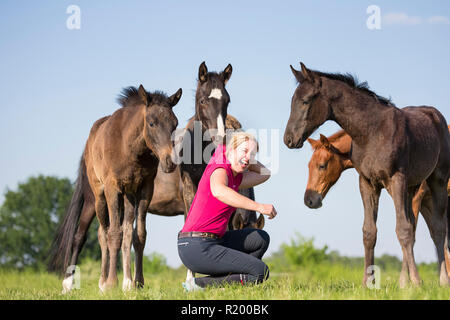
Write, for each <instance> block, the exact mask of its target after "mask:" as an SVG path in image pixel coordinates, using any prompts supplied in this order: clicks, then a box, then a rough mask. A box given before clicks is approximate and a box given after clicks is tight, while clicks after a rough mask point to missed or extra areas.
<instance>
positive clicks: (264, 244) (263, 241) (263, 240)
mask: <svg viewBox="0 0 450 320" xmlns="http://www.w3.org/2000/svg"><path fill="white" fill-rule="evenodd" d="M255 232H256V233H257V234H258V237H259V242H260V246H261V248H262V249H264V251H266V250H267V248H268V247H269V243H270V236H269V234H268V233H267V232H266V231H264V230H260V229H257V230H255Z"/></svg>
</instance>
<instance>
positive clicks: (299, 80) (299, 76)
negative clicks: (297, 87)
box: [289, 65, 305, 83]
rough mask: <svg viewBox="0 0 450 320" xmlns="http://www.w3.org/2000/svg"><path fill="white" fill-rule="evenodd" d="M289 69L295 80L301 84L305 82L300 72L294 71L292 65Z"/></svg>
mask: <svg viewBox="0 0 450 320" xmlns="http://www.w3.org/2000/svg"><path fill="white" fill-rule="evenodd" d="M289 66H290V67H291V71H292V73H293V74H294V77H295V79H297V81H298V82H300V83H302V82H303V81H305V78H303V75H302V73H301V72H300V71H298V70H295V69H294V67H293V66H292V65H289Z"/></svg>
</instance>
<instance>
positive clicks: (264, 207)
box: [256, 203, 277, 219]
mask: <svg viewBox="0 0 450 320" xmlns="http://www.w3.org/2000/svg"><path fill="white" fill-rule="evenodd" d="M256 211H258V212H259V213H261V214H264V215H266V216H269V219H273V218H275V216H276V215H277V210H275V207H274V206H273V205H271V204H262V203H258V208H257V209H256Z"/></svg>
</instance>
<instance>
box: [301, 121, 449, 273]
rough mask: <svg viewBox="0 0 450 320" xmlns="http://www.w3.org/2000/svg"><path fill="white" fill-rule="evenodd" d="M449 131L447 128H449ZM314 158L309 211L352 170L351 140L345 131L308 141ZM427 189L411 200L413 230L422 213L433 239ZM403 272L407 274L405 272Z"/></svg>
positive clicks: (307, 197) (307, 200) (446, 254)
mask: <svg viewBox="0 0 450 320" xmlns="http://www.w3.org/2000/svg"><path fill="white" fill-rule="evenodd" d="M448 129H449V131H450V126H448ZM307 141H308V142H309V143H310V145H311V147H312V149H313V154H312V156H311V159H310V161H309V163H308V170H309V172H308V183H307V186H306V191H305V198H304V201H305V205H306V206H308V207H309V208H311V209H316V208H320V207H321V206H322V201H323V200H324V199H325V196H326V195H327V193H328V191H329V190H330V188H331V187H332V186H333V185H334V184H335V183H336V182H337V181H338V179H339V177H340V176H341V174H342V172H343V171H345V170H347V169H350V168H353V163H352V161H351V159H350V151H351V142H352V139H351V138H350V136H349V135H348V134H347V133H346V132H345V131H344V130H340V131H338V132H336V133H335V134H333V135H332V136H330V137H325V136H324V135H320V139H319V140H314V139H311V138H308V139H307ZM447 195H449V196H450V181H449V182H448V184H447ZM427 200H431V193H430V189H429V188H428V185H427V183H426V181H423V182H422V184H421V185H420V188H419V190H418V191H417V192H416V194H415V195H414V197H413V199H412V211H413V214H414V218H415V228H416V227H417V219H418V215H419V212H421V213H422V216H423V217H424V220H425V222H426V224H427V227H428V230H429V231H430V235H431V237H432V238H433V235H434V232H433V230H432V227H433V224H432V221H431V212H432V211H431V210H432V209H431V208H429V207H428V206H429V205H430V203H429V201H427ZM449 214H450V206H447V216H448V215H449ZM444 257H445V263H446V267H447V274H448V276H449V277H450V251H449V250H444ZM405 271H406V270H405Z"/></svg>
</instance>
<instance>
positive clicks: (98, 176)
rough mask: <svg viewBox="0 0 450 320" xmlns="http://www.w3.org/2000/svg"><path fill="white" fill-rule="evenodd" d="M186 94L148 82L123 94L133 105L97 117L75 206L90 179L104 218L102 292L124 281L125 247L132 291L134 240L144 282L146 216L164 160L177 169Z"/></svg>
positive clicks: (139, 279) (138, 276) (138, 279)
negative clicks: (176, 139) (175, 152)
mask: <svg viewBox="0 0 450 320" xmlns="http://www.w3.org/2000/svg"><path fill="white" fill-rule="evenodd" d="M181 94H182V90H181V89H179V90H178V91H177V92H176V93H175V94H173V95H172V96H170V97H168V96H167V95H166V94H164V93H163V92H154V93H150V94H148V92H147V91H146V90H145V89H144V87H143V86H142V85H140V87H139V89H136V88H129V90H128V91H126V92H125V95H124V96H123V97H122V98H123V100H126V101H128V100H129V101H133V103H128V104H124V105H123V106H122V108H120V109H118V110H117V111H115V112H114V113H113V114H112V115H111V116H106V117H103V118H101V119H99V120H97V121H96V122H95V123H94V125H93V126H92V129H91V131H90V134H89V137H88V140H87V142H86V147H85V149H84V152H83V156H82V159H81V163H80V169H79V177H78V179H77V188H76V190H75V193H74V196H73V198H72V203H71V205H73V206H76V205H78V206H79V204H80V201H79V199H77V197H79V196H80V195H81V194H82V189H81V186H83V183H80V182H81V180H83V179H86V178H87V181H88V184H89V186H90V188H91V190H92V193H93V198H94V210H95V213H96V215H97V219H98V220H99V229H98V239H99V243H100V247H101V251H102V263H101V265H102V266H101V276H100V280H99V288H100V290H101V291H104V290H106V289H109V288H112V287H115V286H117V284H118V279H117V258H118V253H119V250H120V249H122V262H123V272H124V279H123V285H122V288H123V290H129V289H131V287H132V286H133V281H132V280H131V261H130V250H131V243H133V246H134V249H135V251H136V263H135V275H134V284H135V285H138V286H139V285H143V283H144V278H143V274H142V257H143V249H144V245H145V239H146V230H145V217H146V212H147V208H148V205H149V203H150V200H151V198H152V194H153V187H154V179H155V176H156V172H157V169H158V165H159V163H161V165H162V168H163V171H164V172H167V173H169V172H172V171H174V170H175V168H176V166H175V164H174V163H173V161H172V157H171V156H172V149H173V142H172V140H171V135H172V132H173V131H174V130H175V128H176V127H177V125H178V120H177V117H176V116H175V114H174V113H173V111H172V108H173V107H174V106H175V105H176V104H177V103H178V101H179V100H180V98H181ZM90 207H92V203H91V204H90ZM84 209H87V208H86V207H85V208H84ZM91 209H92V208H91ZM135 219H136V227H135V228H134V230H133V224H134V220H135Z"/></svg>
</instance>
